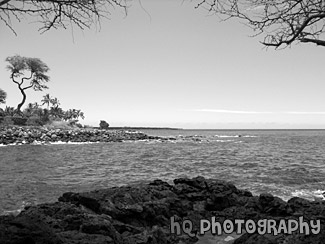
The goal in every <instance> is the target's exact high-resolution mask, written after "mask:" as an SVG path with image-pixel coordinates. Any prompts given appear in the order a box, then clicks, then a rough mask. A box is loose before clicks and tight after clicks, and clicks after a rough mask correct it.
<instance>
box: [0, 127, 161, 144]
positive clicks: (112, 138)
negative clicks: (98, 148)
mask: <svg viewBox="0 0 325 244" xmlns="http://www.w3.org/2000/svg"><path fill="white" fill-rule="evenodd" d="M150 139H162V140H164V139H165V138H160V137H155V136H148V135H146V134H144V133H142V132H139V131H135V130H101V129H83V128H73V129H50V128H46V127H18V126H12V127H5V128H4V127H3V128H0V145H1V144H2V145H21V144H42V143H53V142H122V141H130V140H131V141H134V140H150Z"/></svg>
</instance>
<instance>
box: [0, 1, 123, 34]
mask: <svg viewBox="0 0 325 244" xmlns="http://www.w3.org/2000/svg"><path fill="white" fill-rule="evenodd" d="M128 1H129V0H17V1H14V2H12V1H11V0H2V1H1V0H0V21H2V22H3V23H4V24H5V25H6V26H7V27H8V28H9V29H11V30H12V31H13V32H14V33H15V31H14V28H13V25H12V19H17V21H19V22H20V20H21V19H22V18H23V17H24V16H29V17H30V18H31V19H36V21H35V22H38V23H39V24H40V25H41V26H40V27H39V31H40V32H41V33H43V32H46V31H48V30H51V29H56V28H66V27H67V26H68V25H70V24H73V25H77V26H78V27H79V28H81V29H84V28H90V27H91V26H92V25H96V24H99V23H100V20H101V19H102V18H107V17H108V16H109V15H110V9H112V8H114V7H119V8H121V9H123V10H124V12H125V14H126V13H127V12H126V10H127V2H128ZM15 34H16V33H15Z"/></svg>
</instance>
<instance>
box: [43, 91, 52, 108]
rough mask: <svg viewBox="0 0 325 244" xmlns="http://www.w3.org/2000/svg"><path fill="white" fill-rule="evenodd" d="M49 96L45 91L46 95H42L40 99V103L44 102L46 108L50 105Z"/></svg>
mask: <svg viewBox="0 0 325 244" xmlns="http://www.w3.org/2000/svg"><path fill="white" fill-rule="evenodd" d="M51 99H52V98H51V97H50V94H49V93H47V94H46V95H44V96H43V99H42V101H41V102H42V105H44V104H46V105H47V109H49V106H50V102H51Z"/></svg>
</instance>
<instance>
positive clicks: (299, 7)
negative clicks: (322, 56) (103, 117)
mask: <svg viewBox="0 0 325 244" xmlns="http://www.w3.org/2000/svg"><path fill="white" fill-rule="evenodd" d="M197 7H203V8H205V9H207V10H208V11H209V12H210V13H216V14H221V15H224V16H225V17H226V19H228V18H238V19H241V20H244V21H245V22H246V23H247V25H248V26H250V27H251V28H252V29H253V30H254V31H255V32H256V33H257V34H256V35H259V34H264V40H263V41H262V43H263V44H264V45H266V46H273V47H276V48H278V47H280V46H288V45H291V44H292V43H293V42H301V43H315V44H317V45H320V46H325V39H324V38H325V37H324V33H325V2H324V0H285V1H283V0H199V3H198V4H197ZM322 38H323V39H322Z"/></svg>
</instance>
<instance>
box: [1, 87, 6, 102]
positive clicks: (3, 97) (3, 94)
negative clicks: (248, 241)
mask: <svg viewBox="0 0 325 244" xmlns="http://www.w3.org/2000/svg"><path fill="white" fill-rule="evenodd" d="M6 98H7V93H6V92H5V91H4V90H2V89H1V88H0V104H1V103H6Z"/></svg>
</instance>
